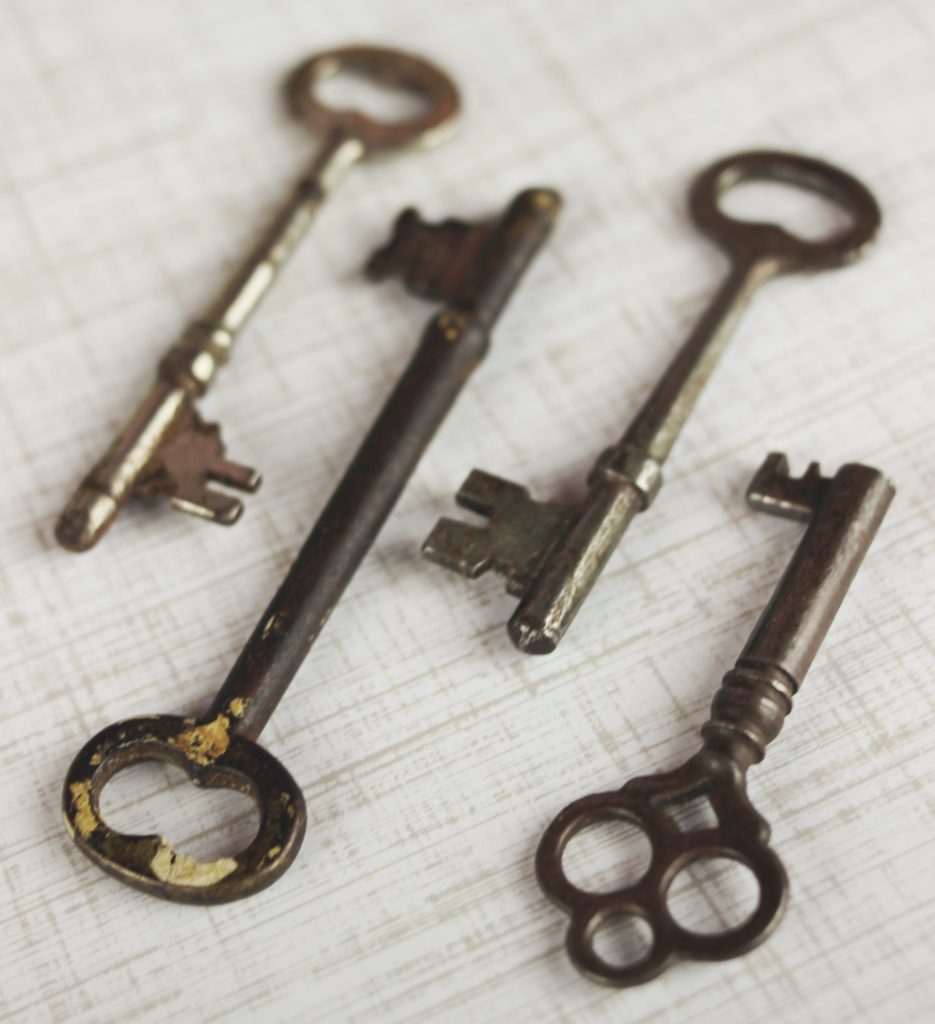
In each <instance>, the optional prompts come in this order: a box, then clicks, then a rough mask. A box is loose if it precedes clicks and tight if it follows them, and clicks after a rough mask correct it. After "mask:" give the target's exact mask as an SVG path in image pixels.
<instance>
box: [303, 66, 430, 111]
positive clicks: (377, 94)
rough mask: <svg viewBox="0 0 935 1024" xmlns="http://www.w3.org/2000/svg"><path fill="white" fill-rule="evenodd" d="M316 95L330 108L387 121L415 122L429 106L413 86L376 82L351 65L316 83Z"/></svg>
mask: <svg viewBox="0 0 935 1024" xmlns="http://www.w3.org/2000/svg"><path fill="white" fill-rule="evenodd" d="M315 97H316V99H317V100H318V101H319V102H320V103H321V104H323V105H324V106H327V107H329V108H330V109H332V110H336V111H351V110H353V111H356V112H358V113H361V114H365V115H366V116H367V117H369V118H372V119H373V120H374V121H380V122H383V123H389V124H405V123H406V122H409V121H415V120H416V119H417V118H420V117H422V116H423V115H424V114H426V113H428V110H429V107H430V104H429V102H428V100H427V99H426V97H425V96H423V95H422V94H421V93H419V92H416V91H415V90H413V89H407V88H405V87H403V86H396V85H389V84H387V83H385V82H378V81H375V80H374V79H373V78H371V77H369V76H368V75H366V74H364V73H362V72H358V71H353V70H351V69H350V68H339V69H338V70H337V71H336V72H335V73H334V74H332V75H329V76H327V77H325V78H323V79H322V80H321V81H319V82H318V83H316V85H315Z"/></svg>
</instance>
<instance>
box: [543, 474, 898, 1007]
mask: <svg viewBox="0 0 935 1024" xmlns="http://www.w3.org/2000/svg"><path fill="white" fill-rule="evenodd" d="M894 493H895V492H894V489H893V487H892V485H891V484H890V482H889V481H888V480H887V479H886V478H885V477H884V476H883V475H882V474H881V473H880V472H878V471H877V470H875V469H871V468H870V467H868V466H862V465H857V464H852V465H846V466H843V467H842V468H841V469H839V470H838V472H837V473H836V474H835V475H834V477H833V478H831V479H827V478H825V477H822V476H821V474H820V473H819V471H818V466H817V465H816V464H814V463H813V464H812V465H811V466H810V467H809V469H808V471H807V472H806V474H805V475H804V476H803V477H801V478H799V479H793V478H791V477H790V476H789V472H788V466H787V464H786V459H785V457H784V456H783V455H778V454H773V455H770V456H769V457H768V458H767V459H766V461H765V462H764V463H763V466H762V467H761V468H760V470H759V471H758V472H757V474H756V476H755V477H754V479H753V481H752V483H751V485H750V488H749V490H748V492H747V499H748V501H749V503H750V504H751V505H752V506H753V507H754V508H756V509H760V510H762V511H764V512H772V513H774V514H776V515H781V516H788V517H790V518H792V519H801V520H806V521H808V528H807V529H806V531H805V534H804V536H803V537H802V540H801V541H800V543H799V546H798V547H797V549H796V551H795V554H794V555H793V557H792V560H791V562H790V563H789V565H788V567H787V568H786V571H785V573H784V574H783V576H782V579H781V580H780V582H779V585H778V586H777V587H776V589H775V591H774V592H773V595H772V597H771V598H770V601H769V604H768V605H767V606H766V609H765V611H764V612H763V614H762V615H761V616H760V619H759V621H758V622H757V624H756V626H755V628H754V630H753V632H752V634H751V636H750V639H749V640H748V641H747V644H746V646H745V647H744V649H743V651H742V652H741V655H740V657H739V658H738V659H737V662H736V664H735V665H734V667H733V668H732V669H731V670H730V671H729V672H728V673H727V675H725V676H724V680H723V682H722V683H721V687H720V689H719V690H718V692H717V694H716V696H715V698H714V702H713V704H712V707H711V717H710V718H709V719H708V721H707V722H706V723H705V725H704V726H703V727H702V730H701V735H702V737H703V741H704V742H703V745H702V747H701V749H700V750H699V751H698V753H697V754H695V755H694V756H693V757H691V758H689V760H688V761H686V762H685V763H684V764H683V765H682V766H681V767H679V768H676V769H675V770H674V771H668V772H663V773H660V774H657V775H647V776H644V777H642V778H636V779H633V780H631V781H630V782H628V783H627V784H626V785H625V786H624V787H623V789H621V790H619V791H617V792H610V793H598V794H595V795H593V796H587V797H584V798H583V799H581V800H577V801H575V802H574V803H572V804H570V805H569V806H568V807H566V808H565V809H564V810H563V811H562V812H561V813H560V814H559V815H558V816H557V817H556V818H555V819H554V821H553V822H552V823H551V825H549V827H548V829H547V830H546V832H545V834H544V835H543V837H542V841H541V843H540V845H539V849H538V852H537V854H536V872H537V874H538V878H539V883H540V885H541V886H542V889H543V891H544V892H545V894H546V895H547V896H548V897H549V898H550V899H551V900H552V901H553V902H554V903H555V904H557V905H558V906H559V907H560V908H561V909H562V910H564V911H565V912H566V913H567V914H569V916H570V917H571V922H570V924H569V927H568V933H567V936H566V948H567V951H568V955H569V957H570V958H571V960H572V961H573V963H574V964H575V966H576V967H577V968H578V969H579V970H581V971H582V972H583V973H584V974H585V975H587V976H588V977H589V978H591V979H592V980H594V981H599V982H603V983H605V984H608V985H614V986H618V987H621V988H622V987H626V986H630V985H637V984H640V983H641V982H644V981H649V980H650V979H651V978H654V977H656V975H658V974H659V973H661V972H662V971H663V970H664V969H665V968H666V967H667V966H668V965H669V964H670V963H671V962H672V961H673V960H674V959H675V958H677V957H682V958H689V959H693V960H725V959H727V958H728V957H733V956H739V955H740V954H742V953H746V952H748V951H749V950H751V949H753V948H754V947H755V946H756V945H758V944H759V943H761V942H762V941H763V940H764V939H766V938H767V937H768V935H769V934H770V932H771V931H772V930H773V929H774V928H775V927H776V925H777V924H778V922H779V919H780V917H781V915H782V912H783V910H784V908H785V905H786V898H787V891H788V881H787V878H786V873H785V870H784V868H783V866H782V862H781V861H780V860H779V858H778V856H777V855H776V854H775V853H774V851H773V850H772V849H771V848H770V847H769V845H768V843H769V836H770V829H769V825H768V824H767V823H766V821H765V820H764V819H763V818H762V817H761V816H760V815H759V814H758V813H757V811H756V810H754V808H753V806H752V805H751V803H750V800H749V798H748V797H747V792H746V776H747V770H748V768H749V767H750V766H751V765H754V764H757V763H758V762H760V761H762V760H763V757H764V755H765V748H766V745H767V743H769V742H770V741H771V740H773V739H775V737H776V736H777V734H778V733H779V731H780V729H781V728H782V724H783V720H784V719H785V717H786V715H787V714H789V712H790V711H791V710H792V700H793V697H794V696H795V694H796V693H797V692H798V690H799V687H800V686H801V684H802V680H803V679H804V677H805V674H806V672H807V671H808V669H809V666H810V665H811V663H812V659H813V658H814V657H815V654H816V653H817V651H818V648H819V646H820V645H821V642H822V640H823V639H824V637H825V634H826V633H827V632H828V628H829V627H830V625H831V622H832V620H833V618H834V616H835V614H836V612H837V610H838V608H839V607H840V605H841V602H842V601H843V599H844V595H845V594H846V593H847V589H848V587H849V586H850V584H851V582H852V581H853V579H854V576H855V575H856V573H857V570H858V568H859V567H860V563H861V562H862V561H863V558H864V555H865V554H866V553H867V549H868V548H869V547H870V543H871V541H872V540H873V538H874V535H875V534H876V532H877V529H878V528H879V526H880V523H881V522H882V520H883V517H884V515H885V514H886V510H887V508H888V507H889V504H890V501H891V500H892V498H893V495H894ZM698 800H702V801H707V802H708V804H709V806H710V809H711V810H712V811H713V813H714V815H715V816H716V819H717V821H716V824H715V825H713V826H712V827H703V828H701V829H697V830H687V831H686V830H684V829H683V828H680V826H679V823H678V818H677V812H678V810H679V809H680V808H681V809H683V810H684V809H686V807H688V805H691V804H693V803H694V802H695V801H698ZM608 821H625V822H629V823H631V824H632V825H636V826H637V827H639V828H641V829H642V830H643V831H644V833H645V834H646V836H647V837H648V839H649V840H650V843H651V845H652V859H651V861H650V864H649V867H648V869H647V871H646V872H645V874H644V875H643V877H642V878H641V879H639V881H637V882H636V883H635V884H633V885H631V886H629V887H628V888H625V889H618V890H616V891H612V892H601V893H595V892H588V891H586V890H584V889H582V888H579V887H578V886H576V885H574V884H573V883H572V882H571V881H569V879H568V877H567V876H566V874H565V872H564V869H563V866H562V854H563V852H564V850H565V847H566V846H567V844H568V842H569V841H570V840H571V839H572V837H573V836H575V835H576V834H577V833H578V832H580V831H581V830H582V829H584V828H587V827H588V826H590V825H594V824H595V823H598V822H608ZM712 858H728V859H731V860H735V861H739V862H740V863H741V864H743V865H745V866H746V867H748V868H749V869H750V871H752V872H753V875H754V876H755V878H756V880H757V883H758V885H759V901H758V903H757V906H756V909H755V910H754V911H753V913H752V915H751V916H750V917H749V918H748V919H747V920H746V921H744V922H742V923H741V924H740V925H738V926H737V927H734V928H731V929H729V930H727V931H723V932H720V933H714V934H709V933H701V932H696V931H691V930H689V929H687V928H684V927H682V926H681V925H680V924H679V923H678V922H677V921H676V920H675V919H674V918H673V916H672V914H671V913H670V910H669V906H668V903H667V893H668V891H669V888H670V886H671V885H672V883H673V881H674V880H675V878H676V876H677V875H678V874H679V873H680V872H681V871H682V870H683V869H684V868H685V867H686V866H687V865H689V864H692V863H695V862H698V861H704V860H710V859H712ZM633 915H635V916H636V917H637V918H638V919H640V920H641V921H643V922H645V924H647V925H648V926H649V927H650V929H651V931H652V938H651V940H650V941H649V946H648V949H647V951H646V953H645V955H644V956H643V958H642V959H640V960H637V961H636V962H631V963H626V964H609V963H607V962H606V961H605V960H604V959H603V958H602V957H601V956H599V955H598V953H597V951H596V949H595V944H594V939H595V935H596V934H597V932H598V931H599V930H600V929H601V928H602V927H606V926H607V924H608V923H609V922H611V921H613V920H614V919H615V918H616V919H617V920H618V921H619V920H622V921H626V920H627V919H631V920H632V916H633Z"/></svg>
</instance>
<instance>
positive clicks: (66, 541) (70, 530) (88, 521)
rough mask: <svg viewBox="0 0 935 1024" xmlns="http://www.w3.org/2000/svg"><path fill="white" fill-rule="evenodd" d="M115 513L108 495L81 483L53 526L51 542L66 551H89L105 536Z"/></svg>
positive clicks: (118, 508)
mask: <svg viewBox="0 0 935 1024" xmlns="http://www.w3.org/2000/svg"><path fill="white" fill-rule="evenodd" d="M119 510H120V506H119V505H118V504H117V502H116V501H115V500H114V499H113V498H112V497H111V496H110V495H109V494H105V493H104V492H103V491H100V490H98V489H97V488H96V487H94V486H92V485H91V484H87V483H84V484H82V485H81V486H80V487H79V488H78V490H77V491H76V492H75V494H74V497H72V499H71V501H69V503H68V504H67V505H66V506H65V511H64V512H62V514H61V516H60V517H59V520H58V522H57V523H56V524H55V539H56V540H57V541H58V542H59V544H60V545H61V546H62V547H63V548H65V550H66V551H74V552H82V551H89V550H90V549H91V548H93V547H94V545H95V544H96V543H97V542H98V541H99V540H100V538H101V537H102V536H103V535H104V534H105V533H106V531H107V529H108V527H109V526H110V524H111V523H112V522H113V521H114V519H115V518H116V516H117V512H118V511H119Z"/></svg>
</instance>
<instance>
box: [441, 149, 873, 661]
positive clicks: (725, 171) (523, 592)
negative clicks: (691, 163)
mask: <svg viewBox="0 0 935 1024" xmlns="http://www.w3.org/2000/svg"><path fill="white" fill-rule="evenodd" d="M747 179H764V180H773V181H781V182H785V183H787V184H789V185H795V186H799V187H802V188H805V189H809V190H811V191H814V192H819V193H822V194H823V195H826V196H828V197H829V198H830V199H832V200H834V201H835V202H837V203H838V204H839V205H840V206H841V207H842V208H843V209H844V210H845V212H847V213H849V214H850V215H851V218H852V222H851V223H850V225H848V227H846V228H845V229H844V230H843V231H841V232H840V233H838V234H836V235H834V236H833V237H831V238H829V239H827V240H826V241H821V242H814V241H808V240H806V239H802V238H797V237H795V236H794V235H791V234H789V233H788V232H787V231H785V230H784V229H783V228H781V227H779V226H778V225H775V224H769V223H763V224H760V223H750V222H747V221H739V220H735V219H733V218H732V217H728V216H727V215H726V214H725V213H723V212H722V210H721V208H720V206H719V201H720V198H721V195H722V194H723V193H724V192H725V191H726V190H727V189H729V188H730V187H731V186H732V185H735V184H736V183H737V182H740V181H744V180H747ZM691 212H692V215H693V217H694V219H695V222H696V224H697V225H698V227H699V228H701V230H702V231H703V232H704V233H705V234H706V235H708V236H709V237H710V238H711V239H712V240H713V241H715V242H716V243H717V244H718V245H720V246H721V248H722V249H723V250H724V251H725V252H726V253H727V255H728V256H729V258H730V261H731V267H730V272H729V273H728V275H727V277H726V278H725V280H724V283H723V284H722V285H721V287H720V289H719V290H718V292H717V293H716V295H715V296H714V298H713V299H712V301H711V304H710V305H709V306H708V308H707V310H706V311H705V313H704V314H703V316H702V317H701V319H700V320H699V322H698V325H697V326H696V327H695V329H694V331H693V332H692V334H691V335H690V336H689V338H688V340H687V341H686V342H685V344H684V345H683V346H682V348H681V349H680V350H679V351H678V353H677V354H676V356H675V358H674V359H673V361H672V362H671V364H670V365H669V368H668V369H667V370H666V372H665V374H664V375H663V377H662V379H661V380H660V381H659V383H658V384H657V385H656V387H655V389H654V390H653V392H652V394H651V395H650V396H649V398H648V400H647V401H646V403H645V405H644V406H643V408H642V409H641V410H640V412H639V413H638V414H637V416H636V418H635V419H634V420H633V422H632V423H631V424H630V426H629V427H628V429H627V431H626V433H625V434H624V435H623V437H622V438H621V440H620V441H619V442H618V444H616V445H615V446H614V447H613V448H609V449H607V451H605V452H604V453H603V454H602V455H601V456H600V457H599V458H598V460H597V462H596V463H595V465H594V467H593V469H592V470H591V473H590V476H589V477H588V492H587V495H586V496H585V498H584V500H583V501H582V502H581V503H580V504H578V505H575V506H570V505H560V504H557V503H541V502H537V501H534V500H533V499H532V498H530V496H529V492H528V491H527V490H526V489H525V488H524V487H521V486H519V485H518V484H515V483H512V482H511V481H509V480H503V479H501V478H500V477H496V476H493V475H491V474H490V473H484V472H482V471H481V470H474V472H472V473H471V474H470V476H468V478H467V480H466V481H465V482H464V484H463V486H462V487H461V490H460V491H459V492H458V495H457V501H458V503H459V504H460V505H462V506H464V507H465V508H467V509H470V511H472V512H476V513H478V514H480V515H483V516H487V517H489V519H490V523H489V525H487V526H484V527H479V526H473V525H469V524H466V523H460V522H457V521H455V520H452V519H442V520H440V521H439V523H438V524H437V525H436V527H435V529H434V530H433V531H432V533H431V534H430V535H429V537H428V539H427V540H426V542H425V545H424V546H423V552H424V554H425V556H426V557H427V558H429V559H431V560H432V561H433V562H437V563H438V564H439V565H443V566H445V567H446V568H448V569H454V570H455V571H456V572H459V573H461V574H462V575H464V576H469V577H471V578H474V577H477V576H480V575H481V574H482V573H484V572H486V571H487V570H488V569H494V570H496V571H497V572H500V573H502V574H503V575H504V576H505V577H506V589H507V591H508V592H509V593H510V594H514V595H516V596H517V597H519V598H520V602H519V605H518V607H517V609H516V611H515V612H514V614H513V616H512V618H511V619H510V623H509V627H508V628H509V634H510V637H511V639H512V640H513V643H514V644H516V646H517V647H519V648H520V649H521V650H523V651H525V652H527V653H528V654H548V653H549V652H551V651H553V650H555V648H556V647H557V646H558V644H559V643H560V641H561V639H562V637H563V636H564V635H565V631H566V630H567V629H568V627H569V625H570V624H571V621H572V619H573V618H574V617H575V615H576V614H577V612H578V609H579V608H580V607H581V605H582V603H583V602H584V599H585V598H586V597H587V595H588V594H589V593H590V591H591V588H592V587H593V586H594V584H595V582H596V581H597V578H598V576H599V575H600V573H601V570H602V569H603V568H604V565H605V564H606V562H607V559H608V558H609V557H610V555H611V553H612V552H613V550H614V548H615V547H616V546H617V544H618V543H619V542H620V540H621V538H622V537H623V534H624V532H625V531H626V529H627V527H628V526H629V524H630V521H631V520H632V519H633V517H634V516H635V515H636V514H637V512H642V511H643V510H644V509H647V508H649V506H650V504H651V503H652V501H653V499H654V498H655V497H656V494H657V493H658V491H659V487H660V485H661V483H662V464H663V462H664V461H665V460H666V457H667V456H668V454H669V452H670V451H671V450H672V446H673V445H674V444H675V440H676V438H677V437H678V435H679V432H680V431H681V429H682V427H683V426H684V424H685V421H686V419H687V418H688V415H689V413H690V412H691V410H692V409H693V408H694V405H695V402H696V401H697V399H698V396H699V394H700V393H701V390H702V388H703V386H704V384H705V382H706V381H707V379H708V377H709V376H710V375H711V372H712V370H713V369H714V367H715V364H716V363H717V361H718V359H719V358H720V356H721V352H722V351H723V349H724V346H725V345H726V344H727V341H728V339H729V338H730V336H731V334H732V333H733V330H734V326H735V324H736V323H737V321H738V319H739V318H740V314H741V312H742V311H743V309H744V307H745V306H746V304H747V301H748V300H749V298H750V296H751V295H752V294H753V292H754V291H755V290H756V288H758V287H759V286H760V285H761V284H763V282H765V281H768V280H769V279H770V278H772V277H775V276H776V275H777V274H780V273H788V272H791V271H800V270H824V269H826V268H829V267H838V266H842V265H843V264H846V263H850V262H852V261H853V260H855V259H857V257H858V256H860V255H861V254H862V253H863V252H864V251H865V250H866V249H867V246H868V243H869V242H870V241H871V240H872V239H873V237H874V236H875V235H876V232H877V229H878V227H879V225H880V211H879V208H878V207H877V204H876V201H875V200H874V198H873V196H872V195H871V194H870V193H869V192H868V191H867V189H866V188H865V187H864V186H863V185H862V184H861V183H860V182H859V181H857V180H855V179H854V178H852V177H851V176H850V175H849V174H845V172H844V171H841V170H839V169H838V168H836V167H832V166H830V165H829V164H826V163H822V162H821V161H819V160H811V159H807V158H806V157H802V156H795V155H792V154H789V153H775V152H752V153H740V154H738V155H736V156H731V157H727V158H726V159H724V160H721V161H719V162H718V163H716V164H714V166H713V167H710V168H709V169H708V170H707V171H705V172H704V173H703V174H702V175H701V176H700V177H699V178H698V179H697V180H696V181H695V184H694V186H693V188H692V191H691Z"/></svg>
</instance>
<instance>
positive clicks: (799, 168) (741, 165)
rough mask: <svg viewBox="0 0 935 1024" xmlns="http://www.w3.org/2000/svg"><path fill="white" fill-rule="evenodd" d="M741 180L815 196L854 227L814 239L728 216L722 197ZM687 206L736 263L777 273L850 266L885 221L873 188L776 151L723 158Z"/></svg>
mask: <svg viewBox="0 0 935 1024" xmlns="http://www.w3.org/2000/svg"><path fill="white" fill-rule="evenodd" d="M743 181H773V182H779V183H781V184H785V185H792V186H794V187H796V188H803V189H806V190H808V191H810V192H816V193H818V194H819V195H822V196H825V197H826V198H827V199H830V200H831V201H832V202H834V203H836V204H837V205H838V206H839V207H840V208H841V209H843V210H844V211H845V212H846V213H848V214H849V215H850V217H851V223H850V224H849V225H848V226H847V227H845V228H844V229H843V230H841V231H838V232H836V233H835V234H833V235H832V236H831V237H830V238H827V239H823V240H821V241H811V240H809V239H805V238H800V237H798V236H796V235H793V234H792V233H791V232H789V231H787V230H786V229H785V228H783V227H780V226H779V225H778V224H771V223H769V222H764V221H744V220H738V219H736V218H734V217H730V216H728V214H726V213H725V212H724V210H723V209H722V208H721V205H720V201H721V197H722V196H723V195H724V193H725V192H727V191H728V189H730V188H732V187H733V186H734V185H737V184H739V183H740V182H743ZM689 204H690V207H691V213H692V217H693V218H694V220H695V223H696V224H697V225H698V226H699V227H700V228H701V230H702V231H703V232H704V233H705V234H706V235H708V236H709V237H710V238H712V239H713V240H714V241H715V242H717V243H718V244H719V245H720V246H721V247H722V248H723V249H725V250H726V251H727V252H728V253H730V254H732V255H733V256H734V257H735V259H739V258H743V257H746V258H747V259H749V260H751V261H753V262H760V261H765V262H772V263H773V264H774V266H775V269H776V270H777V271H787V270H821V269H825V268H830V267H838V266H842V265H844V264H846V263H851V262H852V261H854V260H856V259H858V258H859V257H860V256H862V255H863V254H864V253H865V252H866V250H867V247H868V246H869V245H870V243H871V242H872V241H873V239H874V238H875V236H876V234H877V231H878V230H879V228H880V221H881V214H880V207H879V206H878V205H877V201H876V200H875V199H874V198H873V195H872V194H871V193H870V190H869V189H867V188H866V186H864V185H862V184H861V183H860V182H859V181H858V180H857V179H856V178H854V177H852V176H851V175H850V174H848V173H847V172H846V171H842V170H841V169H840V168H838V167H834V166H833V165H832V164H827V163H825V162H824V161H822V160H815V159H813V158H811V157H805V156H798V155H797V154H795V153H783V152H781V151H778V150H751V151H749V152H746V153H737V154H735V155H734V156H729V157H725V158H724V159H723V160H719V161H718V162H717V163H715V164H713V165H712V166H711V167H709V168H708V169H707V170H706V171H703V172H702V173H701V174H700V175H699V176H698V177H697V178H696V179H695V183H694V185H693V186H692V189H691V194H690V199H689Z"/></svg>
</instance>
